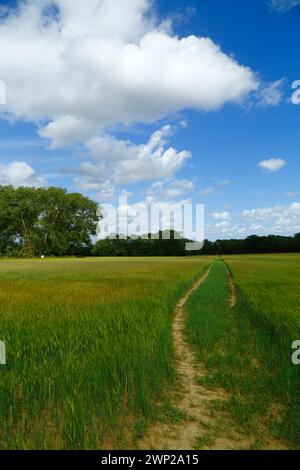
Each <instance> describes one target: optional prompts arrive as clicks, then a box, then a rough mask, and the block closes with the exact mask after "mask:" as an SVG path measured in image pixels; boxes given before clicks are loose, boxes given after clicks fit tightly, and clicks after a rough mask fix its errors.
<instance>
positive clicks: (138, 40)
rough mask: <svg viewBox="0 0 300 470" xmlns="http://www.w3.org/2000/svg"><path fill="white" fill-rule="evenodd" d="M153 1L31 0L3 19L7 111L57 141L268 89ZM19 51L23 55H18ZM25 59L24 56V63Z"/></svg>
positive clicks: (0, 47)
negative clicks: (185, 31) (157, 14)
mask: <svg viewBox="0 0 300 470" xmlns="http://www.w3.org/2000/svg"><path fill="white" fill-rule="evenodd" d="M151 4H152V2H151V1H150V0H126V1H124V0H86V1H85V2H82V1H81V0H55V1H53V0H39V1H36V0H27V1H26V2H22V3H20V5H19V8H18V9H17V10H12V11H11V13H10V14H8V15H7V16H5V17H4V18H2V20H1V23H0V58H1V78H2V79H3V80H5V82H6V87H7V108H6V109H7V112H9V113H11V114H12V115H13V116H14V117H16V118H20V119H26V120H29V121H33V122H40V123H41V122H43V124H41V128H40V134H41V135H42V136H44V137H47V138H49V139H51V141H52V145H53V146H61V145H66V144H70V143H72V142H75V141H81V140H85V139H87V138H89V137H91V136H92V135H94V133H95V130H96V129H98V128H99V126H100V127H102V129H103V127H105V126H108V125H112V124H115V123H125V124H128V123H132V122H152V121H155V120H157V119H158V118H161V117H162V116H165V115H166V114H168V113H170V112H174V111H177V110H181V109H183V108H194V109H199V110H206V111H209V110H215V109H218V108H219V107H221V106H223V105H224V104H225V103H227V102H235V103H238V102H241V101H242V100H243V99H244V98H245V97H246V96H247V95H248V94H249V92H251V91H254V90H256V89H257V88H258V80H257V78H256V76H255V75H254V73H253V72H252V71H251V70H250V69H249V68H247V67H243V66H241V65H240V64H238V63H237V62H236V61H235V60H234V59H233V58H232V57H230V56H228V55H226V54H224V53H223V52H222V51H221V49H220V47H219V46H218V45H216V44H214V43H213V42H212V41H211V40H210V39H209V38H199V37H195V36H189V37H184V38H178V37H176V36H172V34H171V33H170V27H169V26H170V25H168V24H159V23H158V21H157V20H156V19H155V18H153V15H152V16H151V8H150V7H151ZM16 51H17V53H16ZM20 57H21V58H22V60H20Z"/></svg>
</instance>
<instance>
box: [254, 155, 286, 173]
mask: <svg viewBox="0 0 300 470" xmlns="http://www.w3.org/2000/svg"><path fill="white" fill-rule="evenodd" d="M285 165H286V161H285V160H283V159H282V158H270V159H269V160H263V161H261V162H260V163H259V164H258V166H259V167H260V168H261V169H262V170H264V171H267V172H270V173H275V172H276V171H279V170H281V168H283V167H284V166H285Z"/></svg>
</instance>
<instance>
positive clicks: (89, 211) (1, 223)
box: [0, 186, 300, 257]
mask: <svg viewBox="0 0 300 470" xmlns="http://www.w3.org/2000/svg"><path fill="white" fill-rule="evenodd" d="M97 209H98V206H97V203H96V202H94V201H92V200H91V199H90V198H88V197H85V196H83V195H82V194H80V193H68V192H67V191H66V190H65V189H61V188H55V187H49V188H28V187H20V188H14V187H12V186H0V256H8V257H35V256H41V255H44V256H190V255H214V254H216V255H217V254H246V253H249V254H251V253H293V252H300V233H298V234H296V235H294V236H292V237H286V236H279V235H269V236H262V237H259V236H256V235H252V236H249V237H247V238H246V239H244V240H240V239H232V240H217V241H215V242H211V241H209V240H205V242H204V246H203V249H202V250H200V251H186V249H185V245H186V242H188V241H189V240H186V239H183V238H178V236H177V234H176V233H175V232H174V231H172V230H171V231H170V239H168V240H167V239H164V234H163V233H162V232H159V233H158V234H156V238H155V239H153V237H152V236H151V234H148V235H147V236H146V237H137V238H129V237H127V238H123V237H120V236H116V237H115V239H110V238H106V239H104V240H98V241H96V242H95V243H94V242H93V240H94V239H95V235H96V229H97V224H98V222H99V215H97Z"/></svg>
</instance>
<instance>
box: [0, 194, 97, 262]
mask: <svg viewBox="0 0 300 470" xmlns="http://www.w3.org/2000/svg"><path fill="white" fill-rule="evenodd" d="M97 222H98V217H97V204H96V203H95V202H94V201H92V200H91V199H89V198H87V197H85V196H83V195H82V194H79V193H68V192H67V191H66V190H64V189H61V188H54V187H50V188H37V189H36V188H28V187H21V188H16V189H15V188H13V187H12V186H0V253H1V255H10V254H14V255H20V256H21V255H22V256H38V255H41V254H45V255H56V256H62V255H72V254H85V253H86V250H87V248H88V247H90V246H91V236H93V235H95V234H96V227H97Z"/></svg>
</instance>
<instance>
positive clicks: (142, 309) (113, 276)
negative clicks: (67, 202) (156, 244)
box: [0, 258, 208, 449]
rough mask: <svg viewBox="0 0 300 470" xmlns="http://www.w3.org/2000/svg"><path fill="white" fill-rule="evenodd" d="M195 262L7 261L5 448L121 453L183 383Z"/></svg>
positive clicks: (3, 302)
mask: <svg viewBox="0 0 300 470" xmlns="http://www.w3.org/2000/svg"><path fill="white" fill-rule="evenodd" d="M207 265H208V260H206V259H204V260H201V261H199V259H196V258H187V259H184V258H155V259H151V258H139V259H128V258H125V259H124V258H121V259H117V258H114V259H105V258H103V259H86V260H76V259H53V260H7V261H6V260H2V261H0V339H1V340H3V341H5V343H6V347H7V361H8V363H7V366H6V368H5V369H4V368H2V369H0V415H1V427H0V448H2V449H13V448H22V449H30V448H39V449H40V448H58V449H60V448H103V447H104V448H111V447H112V448H122V447H126V446H134V442H135V436H136V435H138V434H139V432H140V431H141V430H142V429H143V427H144V426H145V425H146V424H147V422H149V421H151V420H152V419H153V416H157V415H158V413H159V412H160V410H159V409H158V405H157V399H158V398H160V399H162V396H163V395H162V393H163V391H164V390H167V389H168V388H169V387H170V385H171V383H172V381H173V380H174V367H173V366H174V364H173V346H172V338H171V322H172V310H173V307H174V304H175V302H176V300H177V298H178V297H179V296H180V295H181V294H182V293H183V291H184V290H185V289H186V288H187V287H188V286H189V285H190V284H191V283H192V282H193V280H194V279H195V278H196V277H197V276H199V274H200V273H201V272H202V271H203V270H204V269H205V268H206V267H207Z"/></svg>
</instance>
